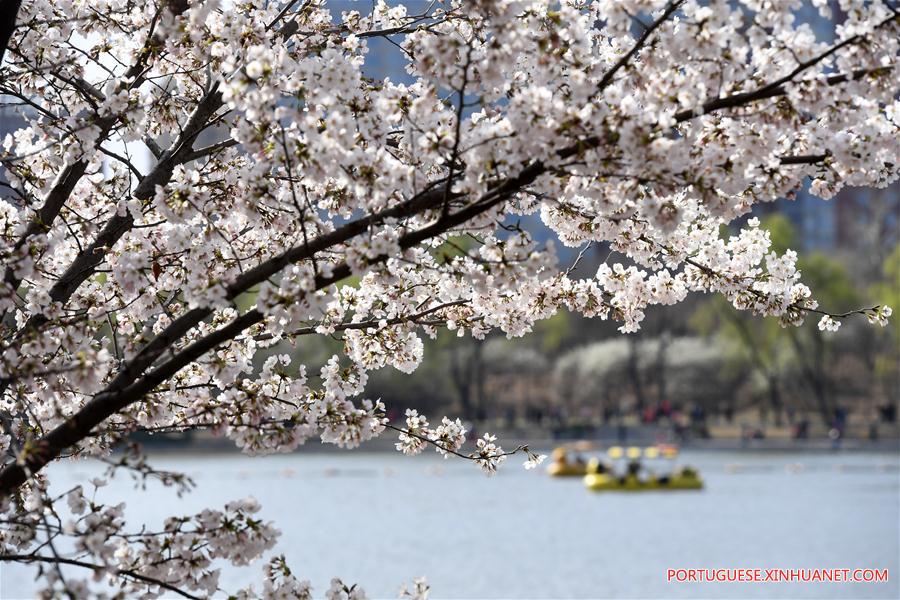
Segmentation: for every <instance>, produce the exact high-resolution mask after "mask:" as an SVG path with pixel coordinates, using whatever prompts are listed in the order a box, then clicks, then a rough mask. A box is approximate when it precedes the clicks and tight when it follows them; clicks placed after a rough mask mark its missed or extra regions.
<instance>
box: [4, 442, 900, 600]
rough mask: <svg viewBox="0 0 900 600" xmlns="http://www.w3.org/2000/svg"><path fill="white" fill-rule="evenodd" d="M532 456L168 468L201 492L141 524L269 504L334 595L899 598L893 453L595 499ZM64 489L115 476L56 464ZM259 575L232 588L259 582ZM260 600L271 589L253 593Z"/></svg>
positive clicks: (753, 462)
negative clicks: (530, 461) (345, 585)
mask: <svg viewBox="0 0 900 600" xmlns="http://www.w3.org/2000/svg"><path fill="white" fill-rule="evenodd" d="M519 462H521V459H518V458H516V459H515V461H514V463H511V464H508V465H507V466H506V468H505V469H503V470H502V471H501V473H500V474H499V475H497V476H496V477H493V478H487V477H484V476H483V475H481V474H480V472H479V471H478V470H477V469H476V468H475V467H474V465H472V464H470V463H467V462H463V461H458V460H448V461H444V460H441V459H440V458H439V457H437V456H435V455H426V456H421V457H414V458H407V457H404V456H402V455H399V454H396V455H394V454H374V453H363V452H348V453H346V454H334V453H327V454H312V453H301V454H295V455H291V456H275V457H268V458H263V459H259V458H255V459H249V458H245V457H240V456H233V455H228V456H222V457H193V456H192V457H175V456H160V457H158V458H157V459H155V461H154V464H155V465H156V466H157V467H160V468H168V469H175V470H180V471H184V472H187V473H188V474H189V475H191V476H192V477H193V478H194V479H195V480H196V481H197V483H198V489H197V490H196V491H195V492H194V493H192V494H190V495H188V496H186V497H184V498H182V499H178V498H176V497H175V495H174V494H172V493H170V492H169V491H167V490H164V489H161V488H159V487H151V488H150V490H151V491H150V492H147V493H142V492H136V491H133V490H132V487H131V483H130V480H129V478H128V477H126V476H122V477H119V478H117V479H116V480H114V481H113V482H111V484H110V485H109V486H108V487H106V488H103V489H102V490H101V491H102V492H104V495H105V496H107V497H109V498H114V497H116V496H124V497H125V499H126V501H128V504H129V508H128V512H127V516H128V519H129V522H131V523H147V524H149V525H151V526H156V525H158V524H159V523H160V522H161V520H162V519H163V518H164V517H165V516H166V515H170V514H189V513H192V512H196V511H198V510H200V509H202V508H203V507H205V506H221V505H222V504H223V503H224V502H226V501H227V500H229V499H234V498H240V497H244V496H247V495H252V496H255V497H256V498H257V499H258V500H259V501H260V502H261V503H262V506H263V516H264V517H265V518H268V519H271V520H274V521H276V522H277V523H278V526H279V527H280V529H281V530H282V532H283V536H282V539H281V543H280V546H279V548H278V550H279V551H281V552H284V553H285V554H286V555H287V558H288V561H289V564H290V565H291V567H292V568H293V570H294V571H295V573H298V574H299V575H301V577H303V578H308V579H310V580H311V581H312V583H313V585H314V588H315V590H316V591H317V592H318V593H319V594H322V593H324V591H325V590H326V589H327V587H328V582H329V580H330V578H331V577H332V576H333V575H339V576H341V577H342V578H343V579H344V581H345V582H359V583H360V584H361V585H362V586H363V587H364V589H365V590H366V591H367V592H368V594H369V595H370V596H371V597H374V598H393V597H396V595H397V591H398V589H399V587H400V584H401V583H403V582H405V581H410V580H411V579H412V578H413V577H415V576H420V575H427V577H428V581H429V583H430V585H431V587H432V591H433V597H436V598H718V597H728V598H773V597H779V598H898V597H900V587H898V579H900V549H898V548H900V458H898V456H897V455H895V454H861V453H835V454H827V453H826V454H797V453H792V454H749V453H725V452H702V453H690V452H685V453H684V454H683V455H682V456H681V458H680V461H679V462H681V463H683V464H692V465H695V466H697V467H699V469H700V470H701V473H702V474H703V476H704V478H705V480H706V483H707V487H706V489H705V490H703V491H701V492H682V493H644V494H631V495H627V494H615V493H606V494H596V493H590V492H588V491H586V490H585V489H584V488H583V487H582V484H581V481H580V479H578V478H575V479H568V480H563V479H552V478H549V477H547V476H545V475H544V474H543V473H542V472H534V471H524V470H523V469H521V468H520V467H519V466H518V463H519ZM54 471H55V473H54V478H55V480H54V483H55V486H56V488H57V489H59V490H62V489H65V487H68V486H71V485H72V484H73V483H75V482H84V481H86V480H87V479H88V478H90V477H93V476H96V475H98V474H99V473H100V472H101V471H102V469H100V468H99V467H96V466H95V465H93V464H92V463H88V462H84V463H72V464H69V465H67V466H64V467H57V468H56V469H54ZM679 567H685V568H690V567H695V568H825V567H828V568H844V567H846V568H851V569H852V568H881V569H883V568H888V569H890V571H891V572H890V577H891V581H890V582H889V583H879V584H846V583H822V584H809V583H793V584H737V583H720V584H702V585H701V584H674V583H667V582H666V581H665V572H666V569H667V568H679ZM260 572H261V571H260V570H259V568H258V567H255V566H254V567H250V568H243V569H234V570H225V571H224V572H223V576H222V581H221V584H222V586H223V587H224V588H225V589H235V588H237V587H242V586H244V585H246V584H248V583H253V582H258V581H259V580H260V575H259V573H260ZM31 577H32V575H31V572H30V571H29V570H28V569H24V568H21V567H18V566H15V567H14V566H9V565H4V566H2V567H0V597H2V598H10V599H12V598H24V597H30V596H31V595H32V594H33V591H34V585H33V583H32V582H31ZM257 589H259V586H258V585H257Z"/></svg>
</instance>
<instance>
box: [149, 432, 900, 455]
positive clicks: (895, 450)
mask: <svg viewBox="0 0 900 600" xmlns="http://www.w3.org/2000/svg"><path fill="white" fill-rule="evenodd" d="M491 433H494V431H491ZM496 435H497V440H498V443H501V444H502V446H503V447H504V448H515V447H517V446H522V445H527V446H528V447H530V448H532V449H533V450H535V451H542V452H543V451H549V450H552V449H553V448H555V447H558V446H563V445H571V444H579V445H582V446H585V448H584V450H583V451H584V452H585V453H588V454H589V453H591V452H595V451H597V450H604V449H606V448H608V447H610V446H618V445H625V446H651V445H654V442H653V441H652V440H646V439H637V438H636V439H633V440H628V441H626V443H625V444H619V442H618V440H617V439H612V438H606V439H604V438H597V439H580V440H579V439H552V438H547V437H546V436H542V437H534V438H525V437H521V436H514V435H504V434H503V432H502V431H497V432H496ZM161 437H162V436H146V437H142V438H141V439H136V440H135V441H137V442H139V443H140V444H141V445H142V447H143V449H144V451H145V452H148V453H153V454H185V455H203V454H241V452H240V449H239V448H237V447H236V446H235V445H234V443H233V442H231V440H229V439H227V438H224V437H221V438H217V437H212V436H203V437H195V438H193V439H191V440H183V439H160V438H161ZM395 443H396V440H395V439H394V437H393V436H389V435H387V434H385V435H383V436H382V437H380V438H376V439H374V440H370V441H368V442H365V443H363V444H361V445H360V446H359V447H358V448H356V449H354V450H353V451H355V452H367V453H392V452H397V450H396V449H395V447H394V444H395ZM667 443H668V442H667ZM467 445H468V444H467ZM676 445H678V446H679V447H680V448H681V449H682V450H689V451H692V452H693V451H699V452H732V451H733V452H751V453H756V452H779V453H789V452H798V453H810V452H816V453H831V452H876V453H891V454H897V455H900V440H898V439H887V438H885V439H879V440H866V439H843V440H840V441H839V442H838V443H835V442H833V441H832V440H830V439H807V440H792V439H749V440H744V439H691V440H687V441H685V442H682V443H680V444H677V443H676ZM349 451H350V450H347V449H344V448H339V447H337V446H334V445H332V444H325V443H321V442H319V441H318V440H310V441H308V442H307V443H306V444H304V445H302V446H300V447H298V448H297V450H295V451H294V452H293V454H301V453H315V454H322V453H341V452H349Z"/></svg>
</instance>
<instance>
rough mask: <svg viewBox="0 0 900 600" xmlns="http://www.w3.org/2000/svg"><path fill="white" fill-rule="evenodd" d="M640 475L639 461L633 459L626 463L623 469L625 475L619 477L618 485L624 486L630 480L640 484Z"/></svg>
mask: <svg viewBox="0 0 900 600" xmlns="http://www.w3.org/2000/svg"><path fill="white" fill-rule="evenodd" d="M640 473H641V461H639V460H637V459H634V460H630V461H628V465H626V467H625V474H624V475H622V476H621V477H619V483H621V484H623V485H624V484H625V482H627V481H628V480H630V479H634V480H635V481H637V482H640V481H641V479H640V477H639V475H640Z"/></svg>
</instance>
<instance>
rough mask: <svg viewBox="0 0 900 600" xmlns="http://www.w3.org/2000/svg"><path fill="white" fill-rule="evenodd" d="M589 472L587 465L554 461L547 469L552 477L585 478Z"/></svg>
mask: <svg viewBox="0 0 900 600" xmlns="http://www.w3.org/2000/svg"><path fill="white" fill-rule="evenodd" d="M587 472H588V469H587V465H586V464H585V463H577V462H555V461H554V462H552V463H550V465H549V466H548V467H547V474H548V475H550V476H551V477H584V476H585V475H587Z"/></svg>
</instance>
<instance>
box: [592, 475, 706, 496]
mask: <svg viewBox="0 0 900 600" xmlns="http://www.w3.org/2000/svg"><path fill="white" fill-rule="evenodd" d="M584 485H585V487H587V488H588V489H589V490H593V491H595V492H644V491H659V492H666V491H670V490H700V489H703V480H702V479H700V476H699V475H696V474H694V473H678V474H675V475H673V476H671V477H668V478H666V477H662V478H659V479H657V478H655V477H651V478H650V479H648V480H646V481H641V480H639V479H638V478H637V477H634V476H627V477H615V476H613V475H608V474H606V473H588V474H587V475H585V476H584Z"/></svg>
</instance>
